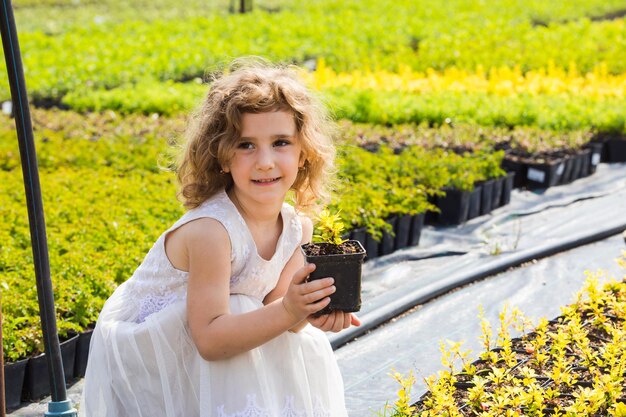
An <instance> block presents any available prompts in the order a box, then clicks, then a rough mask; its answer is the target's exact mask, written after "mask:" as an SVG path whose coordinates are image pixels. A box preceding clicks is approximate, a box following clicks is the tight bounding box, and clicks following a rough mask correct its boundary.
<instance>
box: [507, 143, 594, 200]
mask: <svg viewBox="0 0 626 417" xmlns="http://www.w3.org/2000/svg"><path fill="white" fill-rule="evenodd" d="M603 148H604V146H603V144H602V143H598V142H591V143H589V144H588V146H587V147H586V148H583V149H581V150H578V151H572V152H570V153H560V154H555V155H550V156H547V157H545V158H541V159H534V158H526V157H524V156H517V155H515V154H514V153H508V154H507V155H506V156H505V158H504V160H503V162H502V165H503V168H504V169H505V170H507V171H510V172H515V182H514V187H515V188H521V187H526V188H530V189H537V188H549V187H553V186H557V185H563V184H569V183H571V182H573V181H576V180H577V179H579V178H584V177H588V176H589V175H591V174H593V173H594V172H595V171H596V168H597V166H598V164H599V163H600V161H601V160H602V152H603Z"/></svg>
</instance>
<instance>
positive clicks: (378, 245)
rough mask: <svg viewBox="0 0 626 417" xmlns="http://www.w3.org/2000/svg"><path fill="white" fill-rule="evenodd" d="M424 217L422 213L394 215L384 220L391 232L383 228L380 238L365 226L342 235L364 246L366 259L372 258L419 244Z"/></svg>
mask: <svg viewBox="0 0 626 417" xmlns="http://www.w3.org/2000/svg"><path fill="white" fill-rule="evenodd" d="M424 218H425V214H424V213H419V214H415V215H411V214H402V215H394V216H391V217H389V218H387V219H386V220H385V221H386V222H387V223H388V224H389V225H390V229H391V232H389V231H386V230H383V231H382V236H381V237H380V238H376V237H375V236H373V235H372V234H371V233H369V232H368V231H367V230H366V228H365V227H359V228H356V229H353V230H351V231H350V232H349V234H347V235H346V236H344V237H345V238H346V239H350V240H357V241H358V242H359V243H361V245H362V246H363V248H365V252H366V259H374V258H377V257H379V256H384V255H388V254H390V253H392V252H395V251H396V250H400V249H403V248H406V247H410V246H417V245H419V241H420V237H421V235H422V228H423V227H424Z"/></svg>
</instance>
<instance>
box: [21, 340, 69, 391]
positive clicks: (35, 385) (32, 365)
mask: <svg viewBox="0 0 626 417" xmlns="http://www.w3.org/2000/svg"><path fill="white" fill-rule="evenodd" d="M77 342H78V335H74V336H72V337H71V338H69V339H67V340H65V341H63V342H61V358H62V359H63V372H64V373H65V382H66V383H68V382H70V381H71V380H72V379H73V378H74V361H75V355H76V343H77ZM47 395H50V382H49V380H48V364H47V361H46V354H45V353H42V354H40V355H38V356H33V357H31V358H30V359H29V360H28V364H27V365H26V377H25V380H24V387H23V389H22V398H23V399H25V400H29V401H37V400H39V399H41V398H43V397H45V396H47Z"/></svg>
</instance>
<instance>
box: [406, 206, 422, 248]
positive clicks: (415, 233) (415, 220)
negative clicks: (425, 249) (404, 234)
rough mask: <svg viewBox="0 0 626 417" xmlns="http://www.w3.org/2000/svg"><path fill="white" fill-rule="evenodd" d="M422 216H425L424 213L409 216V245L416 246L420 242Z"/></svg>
mask: <svg viewBox="0 0 626 417" xmlns="http://www.w3.org/2000/svg"><path fill="white" fill-rule="evenodd" d="M424 217H426V215H425V213H420V214H415V215H413V216H411V234H410V238H409V245H411V246H417V245H419V244H420V238H421V237H422V229H423V228H424Z"/></svg>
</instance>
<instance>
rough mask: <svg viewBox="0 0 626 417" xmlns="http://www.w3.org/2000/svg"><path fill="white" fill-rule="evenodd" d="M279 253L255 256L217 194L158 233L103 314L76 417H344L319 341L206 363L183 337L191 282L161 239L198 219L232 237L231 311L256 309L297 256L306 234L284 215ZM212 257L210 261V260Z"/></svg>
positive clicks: (283, 339)
mask: <svg viewBox="0 0 626 417" xmlns="http://www.w3.org/2000/svg"><path fill="white" fill-rule="evenodd" d="M281 216H282V219H283V231H282V234H281V236H280V238H279V240H278V244H277V245H276V253H275V254H274V256H273V257H272V259H271V260H269V261H267V260H264V259H263V258H261V257H260V256H259V255H258V252H257V250H256V245H255V243H254V240H253V239H252V235H251V234H250V232H249V230H248V228H247V226H246V223H245V221H244V220H243V218H242V217H241V215H240V214H239V212H238V211H237V209H236V208H235V206H234V204H233V203H232V202H231V200H230V198H229V197H228V195H227V194H226V193H225V192H224V191H222V192H220V193H218V194H217V195H215V196H214V197H212V198H210V199H209V200H207V201H206V202H204V203H203V204H202V205H200V206H199V207H197V208H195V209H192V210H190V211H188V212H187V213H186V214H185V215H183V216H182V217H181V219H180V220H178V221H177V222H176V223H175V224H174V225H173V226H172V227H171V228H170V229H168V230H167V231H166V232H165V233H163V234H162V235H161V236H160V237H159V239H158V240H157V241H156V243H155V244H154V246H153V247H152V249H150V251H149V252H148V254H147V255H146V258H145V259H144V261H143V262H142V264H141V265H140V266H139V268H137V270H136V271H135V273H134V274H133V276H132V277H131V278H130V279H129V280H128V281H126V282H125V283H123V284H122V285H120V286H119V287H118V288H117V289H116V290H115V292H114V293H113V295H112V296H111V297H110V298H109V300H108V301H107V302H106V304H105V305H104V308H103V309H102V312H101V313H100V317H99V318H98V322H97V324H96V328H95V330H94V334H93V336H92V341H91V348H90V349H91V350H90V353H89V362H88V366H87V372H86V376H85V384H84V389H83V398H82V400H81V404H80V411H79V412H80V415H81V416H86V417H100V416H106V417H127V416H128V417H131V416H132V417H140V416H145V417H161V416H166V417H194V416H199V417H261V416H262V417H296V416H297V417H318V416H330V417H342V416H347V413H346V409H345V404H344V392H343V382H342V379H341V374H340V373H339V369H338V367H337V363H336V360H335V356H334V353H333V351H332V349H331V347H330V344H329V342H328V339H327V338H326V336H325V334H324V333H323V332H322V331H320V330H319V329H316V328H314V327H312V326H311V325H307V326H306V327H305V328H304V329H303V330H301V331H300V332H299V333H291V332H285V333H283V334H281V335H280V336H278V337H276V338H274V339H272V340H271V341H269V342H268V343H266V344H264V345H262V346H260V347H258V348H255V349H253V350H251V351H249V352H246V353H243V354H240V355H237V356H235V357H233V358H230V359H226V360H220V361H205V360H204V359H202V358H201V357H200V355H199V354H198V351H197V350H196V347H195V345H194V344H193V341H192V340H191V337H190V335H189V330H188V326H187V315H186V296H187V273H186V272H184V271H181V270H177V269H176V268H174V267H173V266H172V264H171V263H170V262H169V260H168V258H167V257H166V255H165V247H164V239H165V236H166V234H167V233H169V232H171V231H172V230H174V229H176V228H178V227H180V226H181V225H183V224H185V223H187V222H189V221H191V220H194V219H198V218H201V217H210V218H213V219H216V220H218V221H219V222H220V223H221V224H222V225H223V226H224V227H225V228H226V230H227V231H228V235H229V237H230V241H231V245H232V252H231V267H232V276H231V278H230V294H231V295H230V310H231V312H232V313H233V314H238V313H243V312H248V311H251V310H255V309H258V308H261V307H262V305H263V303H262V300H263V298H264V297H265V295H266V294H267V293H269V292H270V291H271V290H272V289H273V288H274V286H275V285H276V283H277V281H278V278H279V276H280V273H281V271H282V269H283V268H284V266H285V264H286V263H287V261H288V260H289V258H290V257H291V255H292V254H293V253H294V251H295V250H297V249H298V246H299V243H300V241H301V238H302V225H301V223H300V220H299V218H298V216H297V215H296V213H295V211H294V209H293V207H291V206H290V205H288V204H284V205H283V207H282V210H281ZM207 256H210V254H207Z"/></svg>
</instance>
